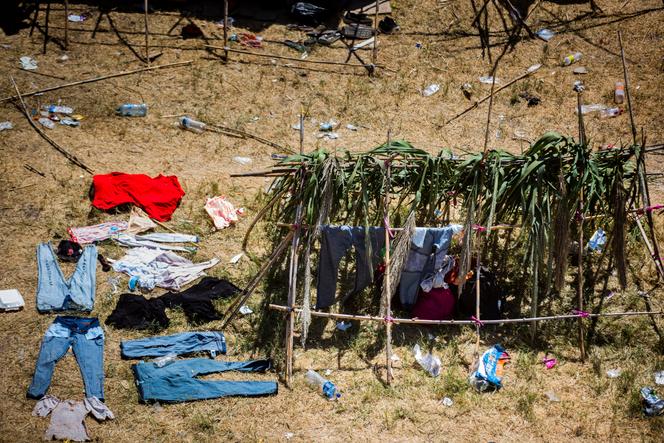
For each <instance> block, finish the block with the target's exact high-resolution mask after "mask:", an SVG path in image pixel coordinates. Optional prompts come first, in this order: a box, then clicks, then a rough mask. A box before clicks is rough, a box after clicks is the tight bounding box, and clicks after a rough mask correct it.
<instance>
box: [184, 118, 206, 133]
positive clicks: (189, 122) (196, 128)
mask: <svg viewBox="0 0 664 443" xmlns="http://www.w3.org/2000/svg"><path fill="white" fill-rule="evenodd" d="M178 122H179V123H180V127H181V128H182V129H187V130H189V131H191V132H195V133H197V134H200V133H201V132H203V131H205V129H206V128H207V125H206V124H205V123H203V122H199V121H198V120H194V119H193V118H190V117H187V116H184V117H180V118H179V119H178Z"/></svg>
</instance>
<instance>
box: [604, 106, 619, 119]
mask: <svg viewBox="0 0 664 443" xmlns="http://www.w3.org/2000/svg"><path fill="white" fill-rule="evenodd" d="M622 113H623V110H622V109H620V108H607V109H603V110H601V111H599V115H600V116H601V117H602V118H610V117H618V116H619V115H620V114H622Z"/></svg>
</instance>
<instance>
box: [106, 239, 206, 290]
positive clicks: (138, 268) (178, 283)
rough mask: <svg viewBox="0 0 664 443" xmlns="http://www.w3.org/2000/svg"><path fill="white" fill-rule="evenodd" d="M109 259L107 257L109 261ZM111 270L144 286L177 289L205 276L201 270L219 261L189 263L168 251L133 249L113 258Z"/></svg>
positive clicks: (147, 287)
mask: <svg viewBox="0 0 664 443" xmlns="http://www.w3.org/2000/svg"><path fill="white" fill-rule="evenodd" d="M109 261H111V260H109ZM112 262H113V269H115V271H116V272H124V273H125V274H127V275H129V276H130V277H136V278H137V279H138V285H139V286H140V287H142V288H145V289H150V290H151V289H154V287H155V286H159V287H161V288H166V289H175V290H179V289H180V288H181V287H182V286H184V285H186V284H187V283H190V282H192V281H194V280H196V279H197V278H199V277H201V276H203V275H205V272H204V271H205V270H206V269H208V268H211V267H212V266H214V265H216V264H217V263H219V259H218V258H213V259H211V260H208V261H205V262H202V263H192V262H191V261H190V260H187V259H186V258H183V257H180V256H179V255H177V254H176V253H174V252H171V251H162V250H160V249H150V248H133V249H130V250H129V252H127V254H126V255H125V256H124V257H122V258H121V259H120V260H113V261H112Z"/></svg>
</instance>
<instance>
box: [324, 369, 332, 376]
mask: <svg viewBox="0 0 664 443" xmlns="http://www.w3.org/2000/svg"><path fill="white" fill-rule="evenodd" d="M333 372H334V371H333V370H332V369H326V370H325V372H323V374H325V376H326V377H329V376H330V375H332V373H333Z"/></svg>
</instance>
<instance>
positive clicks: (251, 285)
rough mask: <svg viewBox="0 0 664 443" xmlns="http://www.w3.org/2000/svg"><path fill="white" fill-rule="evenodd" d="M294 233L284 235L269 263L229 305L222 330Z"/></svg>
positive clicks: (229, 322)
mask: <svg viewBox="0 0 664 443" xmlns="http://www.w3.org/2000/svg"><path fill="white" fill-rule="evenodd" d="M293 235H294V233H293V232H289V233H288V234H287V235H286V237H284V239H283V240H281V243H279V245H277V247H276V249H275V250H274V252H273V253H272V255H271V256H270V258H269V260H268V261H267V263H266V264H265V265H264V266H262V267H261V269H260V271H258V274H256V275H255V276H254V278H252V279H251V281H250V282H249V284H248V285H247V286H246V287H245V288H244V290H243V291H242V294H241V295H240V297H238V298H237V300H235V302H233V304H231V305H230V306H229V307H228V309H227V310H226V312H225V313H224V316H223V318H224V319H225V320H224V323H223V324H222V326H221V329H222V330H224V329H226V327H227V326H228V325H230V324H231V322H232V321H233V319H234V318H235V316H236V315H237V313H238V311H239V309H240V307H241V306H242V305H243V304H244V303H245V302H246V301H247V300H248V299H249V297H250V296H251V294H253V292H254V290H255V289H256V286H258V283H259V282H260V281H261V280H262V279H263V277H264V276H265V274H267V271H269V270H270V268H272V266H274V264H275V262H276V261H277V259H278V258H279V257H280V256H281V254H282V253H283V252H284V251H285V250H286V247H287V246H288V243H289V242H290V241H291V239H292V238H293Z"/></svg>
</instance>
